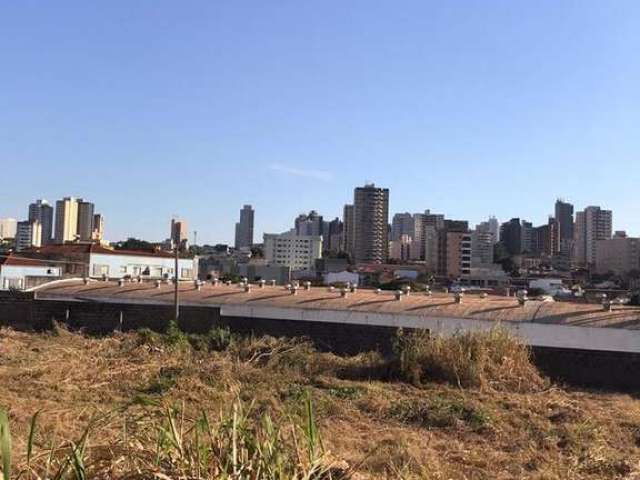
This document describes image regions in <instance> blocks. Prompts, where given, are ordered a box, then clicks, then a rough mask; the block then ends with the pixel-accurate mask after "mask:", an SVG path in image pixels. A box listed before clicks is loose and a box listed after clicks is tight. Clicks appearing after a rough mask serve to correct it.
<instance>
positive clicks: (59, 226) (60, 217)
mask: <svg viewBox="0 0 640 480" xmlns="http://www.w3.org/2000/svg"><path fill="white" fill-rule="evenodd" d="M77 235H78V201H77V200H76V199H75V198H73V197H65V198H63V199H62V200H58V201H57V202H56V226H55V242H56V243H58V244H60V243H65V242H73V241H75V240H77Z"/></svg>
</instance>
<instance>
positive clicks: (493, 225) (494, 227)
mask: <svg viewBox="0 0 640 480" xmlns="http://www.w3.org/2000/svg"><path fill="white" fill-rule="evenodd" d="M475 231H476V232H478V233H489V234H491V236H492V241H493V243H498V241H500V224H499V223H498V219H497V218H496V217H489V220H486V221H484V222H481V223H479V224H478V225H476V230H475Z"/></svg>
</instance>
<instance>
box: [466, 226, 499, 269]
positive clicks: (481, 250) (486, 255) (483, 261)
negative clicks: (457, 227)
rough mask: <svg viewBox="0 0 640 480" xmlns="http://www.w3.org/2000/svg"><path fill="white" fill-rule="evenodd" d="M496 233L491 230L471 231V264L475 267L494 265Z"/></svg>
mask: <svg viewBox="0 0 640 480" xmlns="http://www.w3.org/2000/svg"><path fill="white" fill-rule="evenodd" d="M494 243H495V235H494V234H493V233H492V232H491V231H483V230H482V229H481V230H478V229H476V230H474V231H473V232H471V251H472V256H471V266H472V267H473V268H481V267H486V266H488V265H493V245H494Z"/></svg>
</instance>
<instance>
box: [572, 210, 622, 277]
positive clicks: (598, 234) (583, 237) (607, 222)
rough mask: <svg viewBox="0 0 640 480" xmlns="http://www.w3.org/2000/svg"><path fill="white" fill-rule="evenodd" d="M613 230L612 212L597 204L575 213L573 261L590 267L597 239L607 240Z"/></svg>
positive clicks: (592, 263) (594, 257) (594, 254)
mask: <svg viewBox="0 0 640 480" xmlns="http://www.w3.org/2000/svg"><path fill="white" fill-rule="evenodd" d="M612 230H613V213H612V212H611V210H602V209H601V208H600V207H597V206H590V207H587V208H585V209H584V210H583V211H582V212H578V213H576V223H575V229H574V263H575V264H576V265H577V266H583V267H590V266H594V265H595V263H596V253H597V251H596V245H597V242H598V241H599V240H609V239H610V238H611V234H612Z"/></svg>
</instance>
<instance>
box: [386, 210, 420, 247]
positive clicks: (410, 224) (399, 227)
mask: <svg viewBox="0 0 640 480" xmlns="http://www.w3.org/2000/svg"><path fill="white" fill-rule="evenodd" d="M402 235H408V236H409V237H411V239H413V238H414V236H415V223H414V221H413V215H411V214H410V213H409V212H405V213H396V214H395V215H394V216H393V219H392V220H391V238H390V240H391V241H392V242H393V241H396V240H400V238H401V237H402Z"/></svg>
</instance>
